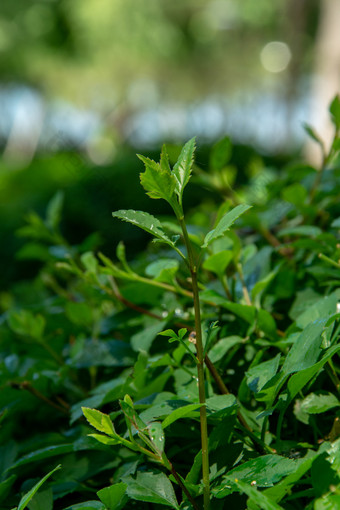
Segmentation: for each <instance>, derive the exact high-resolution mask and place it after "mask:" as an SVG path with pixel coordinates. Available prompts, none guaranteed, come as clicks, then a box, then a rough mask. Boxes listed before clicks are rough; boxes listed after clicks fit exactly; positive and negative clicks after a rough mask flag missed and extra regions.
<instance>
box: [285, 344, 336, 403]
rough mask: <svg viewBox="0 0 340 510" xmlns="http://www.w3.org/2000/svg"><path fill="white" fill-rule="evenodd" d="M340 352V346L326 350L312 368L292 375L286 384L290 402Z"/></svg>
mask: <svg viewBox="0 0 340 510" xmlns="http://www.w3.org/2000/svg"><path fill="white" fill-rule="evenodd" d="M338 351H340V345H339V344H338V345H335V346H333V347H330V348H329V349H327V352H326V354H325V355H324V356H323V357H322V359H321V360H320V361H318V362H317V363H314V364H313V365H312V366H310V367H308V368H306V369H305V370H301V371H300V372H298V373H296V374H293V375H292V377H291V378H290V379H289V381H288V384H287V389H288V393H289V398H290V400H292V399H293V398H294V397H295V396H296V395H297V394H298V393H299V391H300V390H302V388H303V387H304V386H305V385H306V384H307V383H308V382H309V381H310V380H311V379H312V378H313V377H314V376H315V375H316V374H318V373H319V371H320V370H321V369H322V367H323V366H324V365H325V363H326V362H327V361H328V360H329V359H331V358H332V356H334V354H335V353H336V352H338Z"/></svg>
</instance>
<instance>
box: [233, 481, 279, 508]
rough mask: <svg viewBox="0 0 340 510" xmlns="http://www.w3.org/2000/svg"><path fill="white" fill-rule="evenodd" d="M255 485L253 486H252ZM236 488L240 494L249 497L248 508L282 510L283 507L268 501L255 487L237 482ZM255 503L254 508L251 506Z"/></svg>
mask: <svg viewBox="0 0 340 510" xmlns="http://www.w3.org/2000/svg"><path fill="white" fill-rule="evenodd" d="M254 485H255V484H254ZM236 486H237V487H238V488H239V489H240V491H241V492H244V493H245V494H247V496H248V497H249V501H248V508H249V509H253V508H256V509H257V508H259V509H260V510H283V507H282V506H280V505H278V504H277V503H275V501H272V500H271V499H269V497H268V496H266V495H265V494H264V493H263V492H259V491H258V490H257V489H256V487H255V486H252V485H251V484H248V483H245V482H237V483H236ZM253 503H255V505H256V506H255V507H254V506H253V505H252V504H253Z"/></svg>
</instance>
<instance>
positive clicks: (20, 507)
mask: <svg viewBox="0 0 340 510" xmlns="http://www.w3.org/2000/svg"><path fill="white" fill-rule="evenodd" d="M60 468H61V465H59V466H57V467H55V468H54V469H52V471H50V472H49V473H47V475H45V476H44V478H42V479H41V480H40V481H39V482H38V483H36V484H35V485H34V487H32V489H31V490H30V491H28V492H27V494H25V495H24V496H23V497H22V498H21V500H20V503H19V505H18V510H24V508H26V506H27V505H28V503H29V502H30V501H31V499H32V498H33V496H34V494H35V493H36V492H37V491H38V490H39V489H40V487H41V486H42V485H43V483H45V482H46V480H47V479H48V478H49V477H50V476H51V475H53V473H55V471H57V470H58V469H60Z"/></svg>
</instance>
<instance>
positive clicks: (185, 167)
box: [172, 138, 196, 203]
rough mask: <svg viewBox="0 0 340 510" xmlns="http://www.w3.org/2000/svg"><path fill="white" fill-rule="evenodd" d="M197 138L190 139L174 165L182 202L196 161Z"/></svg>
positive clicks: (174, 173)
mask: <svg viewBox="0 0 340 510" xmlns="http://www.w3.org/2000/svg"><path fill="white" fill-rule="evenodd" d="M195 140H196V139H195V138H192V139H191V140H189V141H188V142H187V143H186V144H185V145H184V147H183V148H182V151H181V153H180V155H179V157H178V160H177V163H176V164H175V165H174V168H173V171H172V174H173V176H174V177H175V179H176V187H175V192H176V193H177V195H178V197H179V202H180V203H182V196H183V191H184V188H185V186H186V185H187V184H188V182H189V179H190V174H191V169H192V165H193V162H194V152H195V148H196V145H195Z"/></svg>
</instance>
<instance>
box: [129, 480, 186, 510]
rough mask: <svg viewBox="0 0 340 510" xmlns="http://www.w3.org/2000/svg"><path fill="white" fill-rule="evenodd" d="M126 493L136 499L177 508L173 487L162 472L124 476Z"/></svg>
mask: <svg viewBox="0 0 340 510" xmlns="http://www.w3.org/2000/svg"><path fill="white" fill-rule="evenodd" d="M124 482H125V483H126V484H127V490H126V492H127V494H128V496H129V497H130V498H132V499H136V500H137V501H146V502H149V503H156V504H159V505H165V506H170V507H171V508H175V509H176V510H178V509H179V506H178V503H177V500H176V496H175V493H174V489H173V487H172V485H171V482H170V481H169V479H168V478H167V477H166V476H165V474H164V473H157V474H154V473H142V472H138V473H137V478H136V479H135V480H134V479H133V478H132V477H130V476H129V477H126V478H124Z"/></svg>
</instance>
